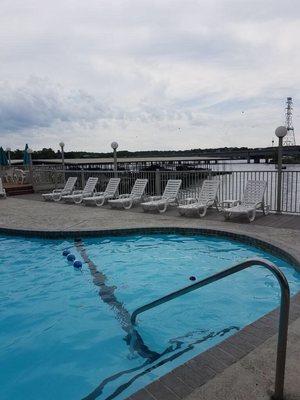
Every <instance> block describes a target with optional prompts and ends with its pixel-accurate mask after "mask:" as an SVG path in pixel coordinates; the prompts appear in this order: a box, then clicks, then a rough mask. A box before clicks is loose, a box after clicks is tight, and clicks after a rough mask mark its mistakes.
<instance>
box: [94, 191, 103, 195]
mask: <svg viewBox="0 0 300 400" xmlns="http://www.w3.org/2000/svg"><path fill="white" fill-rule="evenodd" d="M103 195H104V192H94V196H103Z"/></svg>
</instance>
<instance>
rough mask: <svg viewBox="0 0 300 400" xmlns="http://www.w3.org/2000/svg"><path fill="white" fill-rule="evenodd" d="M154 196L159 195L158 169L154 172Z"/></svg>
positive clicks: (159, 176) (159, 175)
mask: <svg viewBox="0 0 300 400" xmlns="http://www.w3.org/2000/svg"><path fill="white" fill-rule="evenodd" d="M155 195H156V196H160V195H161V174H160V170H159V169H157V170H156V171H155Z"/></svg>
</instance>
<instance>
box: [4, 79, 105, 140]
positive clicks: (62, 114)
mask: <svg viewBox="0 0 300 400" xmlns="http://www.w3.org/2000/svg"><path fill="white" fill-rule="evenodd" d="M109 116H110V114H109V110H108V109H107V108H106V109H105V110H104V107H103V106H102V105H101V104H99V102H97V101H96V100H95V98H94V97H93V96H91V95H89V94H87V93H85V92H84V91H82V90H73V91H67V90H64V88H63V87H61V86H59V85H56V86H54V85H51V84H50V83H49V82H48V81H46V80H41V79H37V78H34V77H32V78H30V79H29V80H28V81H27V82H26V83H25V84H24V85H23V86H17V87H16V86H11V85H10V84H8V83H3V84H1V85H0V130H2V131H9V132H15V131H22V130H28V129H31V128H32V129H37V128H49V127H51V126H54V125H55V124H57V123H66V124H67V123H79V124H82V125H86V124H93V123H94V122H96V121H97V120H99V119H101V118H109Z"/></svg>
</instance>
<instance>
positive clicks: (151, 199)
mask: <svg viewBox="0 0 300 400" xmlns="http://www.w3.org/2000/svg"><path fill="white" fill-rule="evenodd" d="M161 199H162V196H149V197H147V201H156V200H161Z"/></svg>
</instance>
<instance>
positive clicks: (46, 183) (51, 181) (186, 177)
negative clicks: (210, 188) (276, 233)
mask: <svg viewBox="0 0 300 400" xmlns="http://www.w3.org/2000/svg"><path fill="white" fill-rule="evenodd" d="M117 174H118V176H119V177H120V178H121V184H120V188H119V192H120V193H129V192H130V191H131V188H132V186H133V183H134V181H135V180H136V179H137V178H147V179H148V181H149V183H148V185H147V188H146V194H147V195H159V194H161V193H162V192H163V189H164V187H165V185H166V183H167V181H168V179H182V187H181V190H180V198H181V199H184V198H186V197H197V196H198V194H199V192H200V189H201V185H202V183H203V181H204V180H205V179H218V180H220V182H221V184H220V188H219V193H218V197H219V201H223V200H225V199H241V198H242V196H243V191H244V188H245V185H246V182H247V181H248V180H263V181H266V182H267V189H266V193H265V201H266V203H267V204H269V205H270V210H271V211H274V212H275V211H276V202H277V171H276V170H275V171H254V170H253V171H230V172H224V171H211V170H196V171H118V172H117ZM69 176H77V178H78V179H77V187H78V188H79V189H80V188H82V187H83V186H84V185H85V182H86V181H87V179H88V178H89V177H90V176H93V177H97V178H98V185H97V191H103V190H104V189H105V187H106V184H107V182H108V180H109V179H110V178H111V177H113V176H114V172H113V171H95V170H93V171H89V170H65V171H63V170H59V169H53V168H52V169H47V168H34V173H33V179H34V186H35V189H36V190H45V189H46V188H49V189H50V188H57V187H61V186H62V185H63V182H64V180H65V179H67V178H68V177H69ZM281 190H282V196H281V199H282V204H281V210H282V212H284V213H291V214H300V169H299V171H294V170H293V171H282V189H281Z"/></svg>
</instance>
